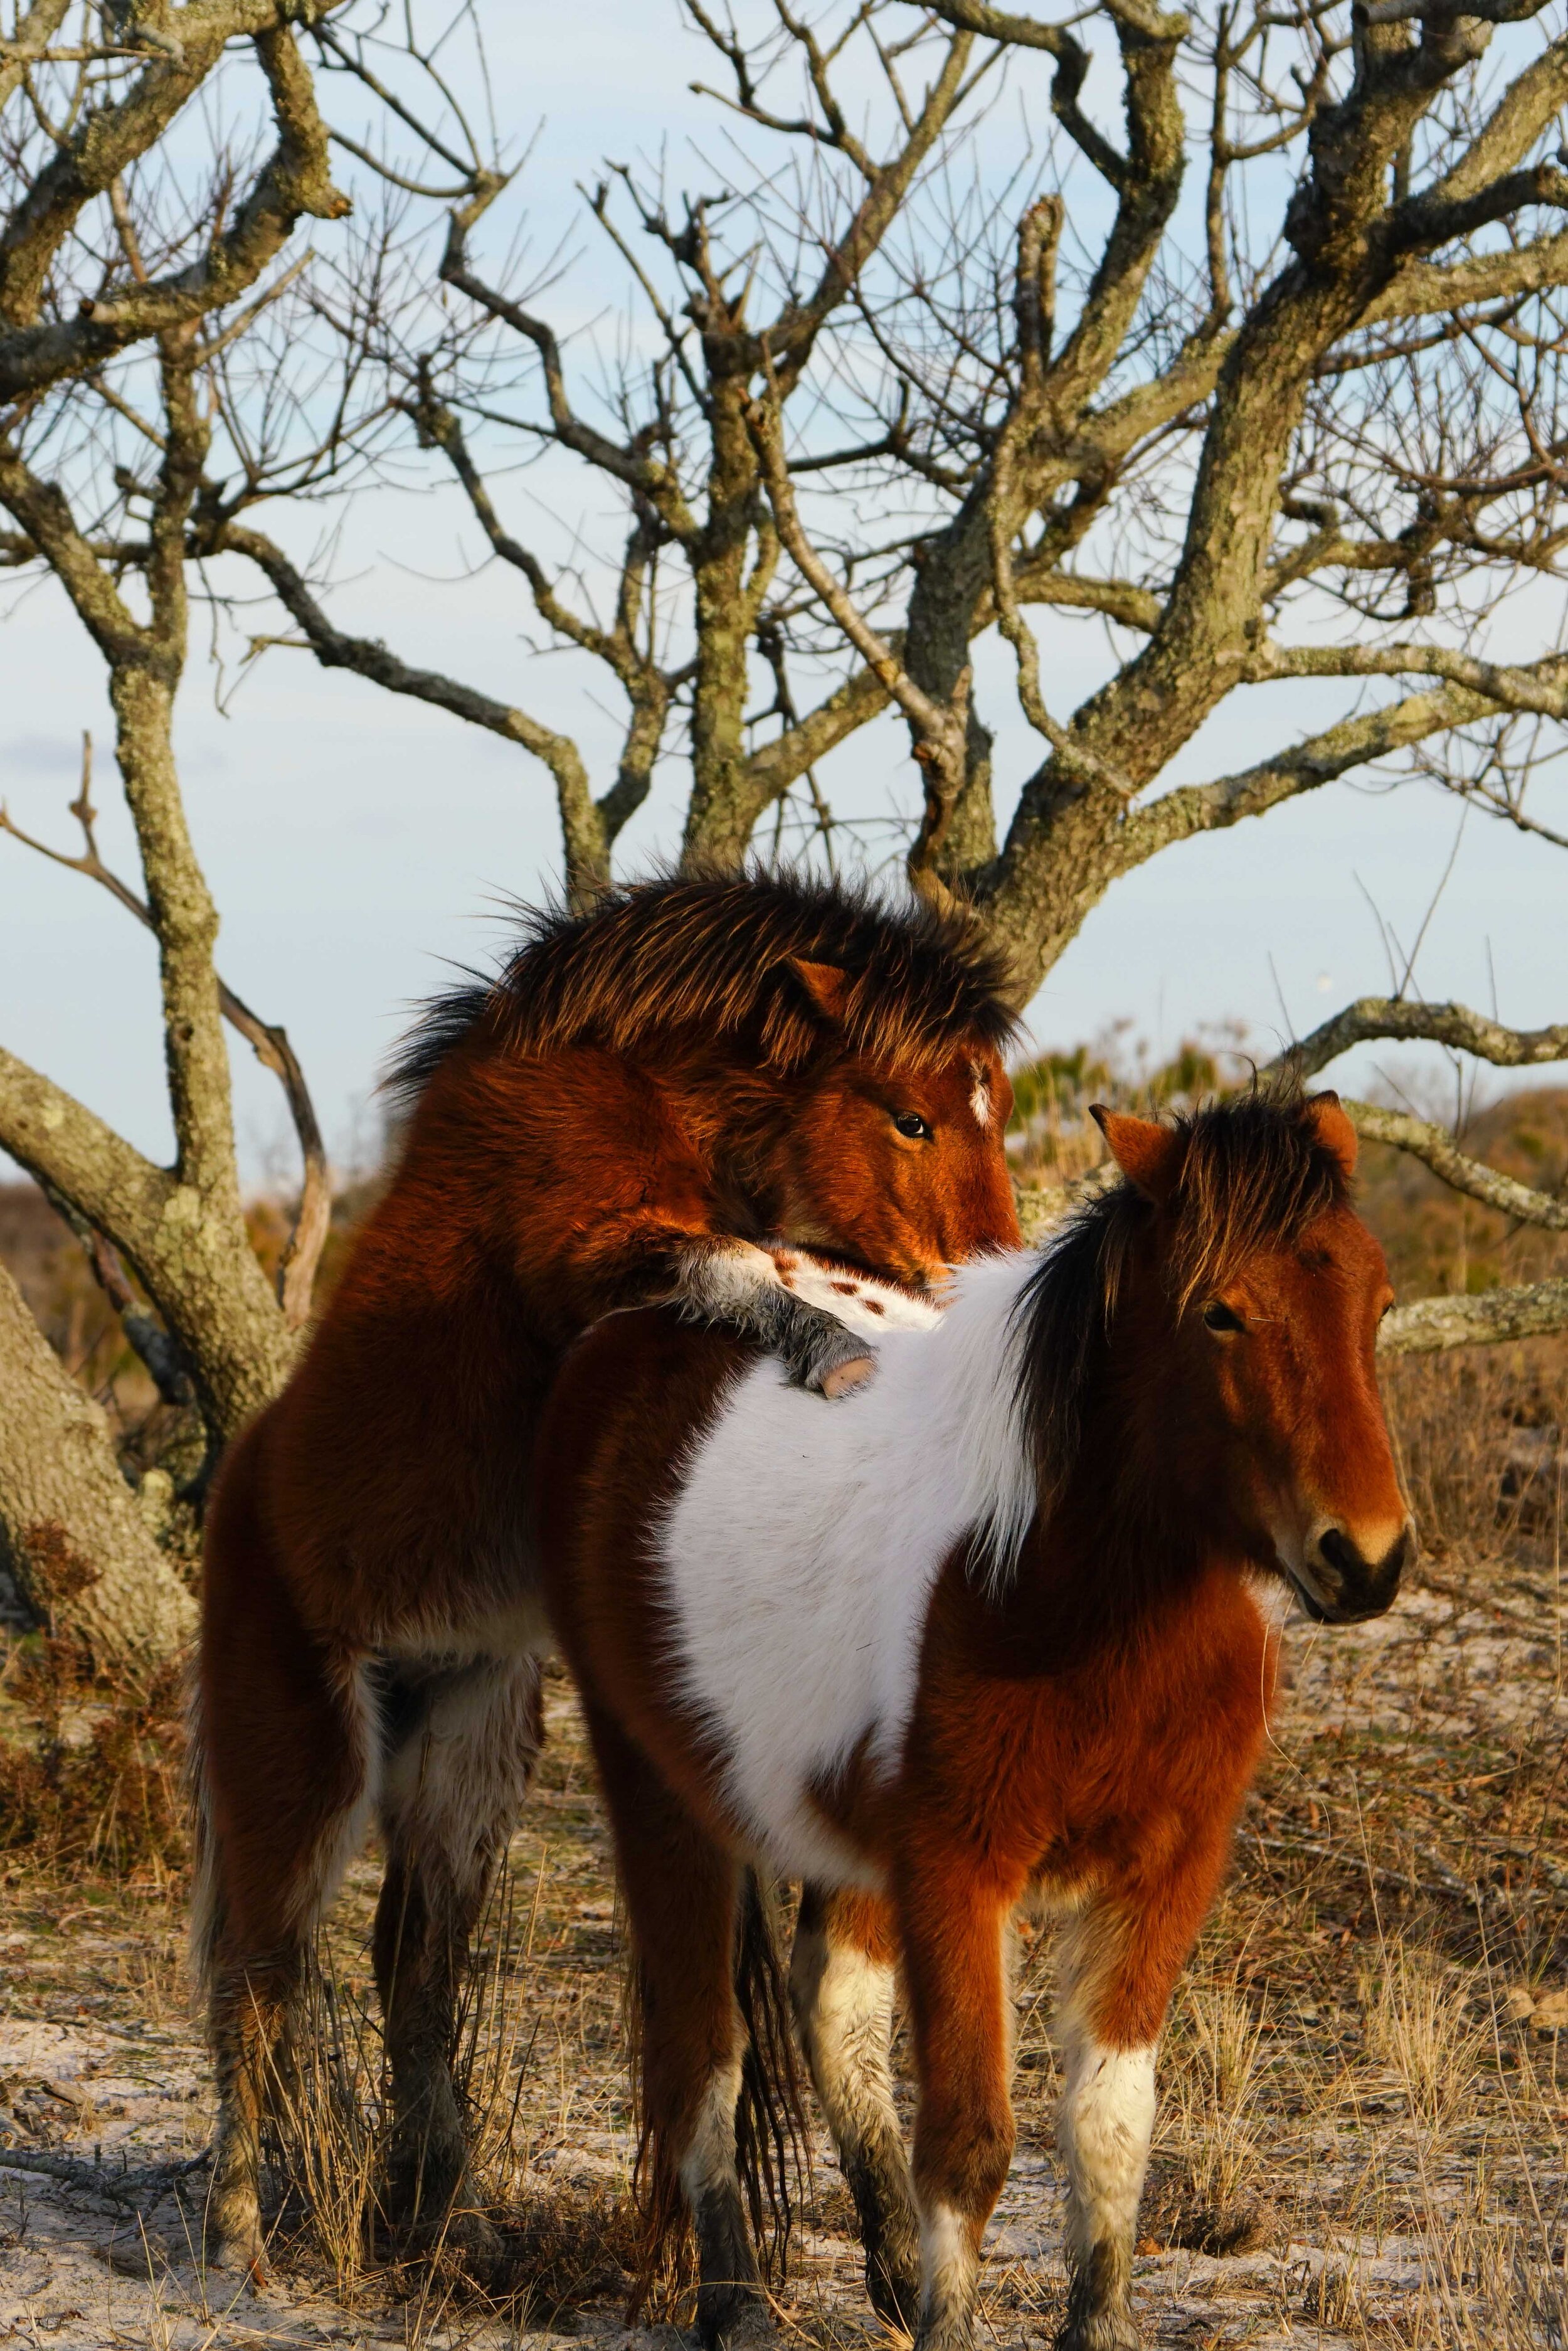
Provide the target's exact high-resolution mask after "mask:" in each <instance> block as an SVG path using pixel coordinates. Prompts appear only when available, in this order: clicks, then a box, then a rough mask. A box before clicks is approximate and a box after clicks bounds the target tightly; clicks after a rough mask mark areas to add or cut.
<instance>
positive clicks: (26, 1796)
mask: <svg viewBox="0 0 1568 2351" xmlns="http://www.w3.org/2000/svg"><path fill="white" fill-rule="evenodd" d="M183 1680H184V1676H183V1668H182V1667H179V1666H178V1665H171V1666H165V1667H160V1668H159V1669H158V1670H157V1671H156V1672H154V1673H152V1674H150V1675H148V1676H147V1677H143V1678H135V1677H129V1676H128V1677H120V1678H115V1679H111V1678H109V1677H105V1676H102V1675H98V1674H95V1673H94V1671H93V1669H92V1667H91V1663H90V1661H89V1658H88V1657H87V1656H86V1654H85V1653H84V1651H83V1650H82V1648H81V1646H80V1645H79V1643H78V1642H77V1641H75V1640H74V1639H72V1638H71V1637H70V1636H69V1635H65V1634H61V1633H57V1632H54V1631H45V1632H41V1633H35V1634H30V1635H27V1636H26V1637H25V1638H24V1639H22V1640H20V1641H18V1642H17V1643H16V1646H14V1648H13V1650H12V1653H11V1657H10V1660H9V1663H8V1666H7V1667H6V1669H5V1675H4V1687H5V1695H6V1696H7V1697H8V1698H10V1700H11V1702H12V1706H13V1708H14V1710H15V1715H16V1717H18V1718H19V1721H18V1722H17V1723H16V1729H17V1730H25V1732H26V1736H25V1737H18V1736H16V1735H12V1736H9V1737H0V1851H4V1852H7V1853H9V1852H22V1851H25V1852H26V1856H27V1858H28V1860H29V1862H30V1863H31V1864H33V1865H35V1866H37V1867H42V1868H46V1869H69V1870H71V1871H73V1872H78V1873H82V1874H97V1875H100V1876H108V1877H110V1878H112V1879H114V1880H116V1881H120V1882H123V1881H126V1880H130V1879H141V1880H151V1882H152V1884H153V1885H154V1886H157V1887H158V1888H159V1889H160V1890H162V1888H163V1887H165V1886H167V1885H168V1883H169V1882H170V1880H171V1879H172V1878H173V1877H175V1876H178V1875H179V1874H180V1873H181V1871H182V1870H183V1868H184V1866H185V1864H186V1861H187V1859H188V1857H189V1837H188V1832H187V1825H186V1816H185V1802H184V1794H183V1763H184V1753H185V1726H184V1719H183Z"/></svg>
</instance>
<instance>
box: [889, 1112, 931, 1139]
mask: <svg viewBox="0 0 1568 2351" xmlns="http://www.w3.org/2000/svg"><path fill="white" fill-rule="evenodd" d="M893 1123H894V1126H896V1127H897V1129H898V1131H899V1133H900V1134H906V1135H907V1136H908V1137H909V1140H910V1141H911V1143H929V1142H930V1140H931V1129H930V1128H929V1127H928V1126H927V1125H926V1123H925V1120H924V1119H923V1118H922V1117H921V1115H920V1113H919V1112H918V1111H917V1110H901V1111H897V1112H895V1113H894V1121H893Z"/></svg>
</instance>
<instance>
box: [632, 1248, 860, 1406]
mask: <svg viewBox="0 0 1568 2351" xmlns="http://www.w3.org/2000/svg"><path fill="white" fill-rule="evenodd" d="M676 1295H677V1296H678V1297H679V1299H680V1300H681V1301H682V1302H683V1303H684V1304H685V1306H686V1307H687V1309H688V1310H689V1311H690V1312H691V1313H692V1314H693V1315H695V1316H696V1317H698V1318H699V1319H701V1320H702V1321H705V1322H706V1321H717V1322H729V1323H732V1324H733V1325H734V1326H735V1328H736V1329H737V1330H738V1331H741V1332H744V1333H745V1335H746V1336H747V1338H748V1339H753V1340H755V1341H756V1342H757V1343H758V1346H760V1347H762V1348H765V1349H766V1350H767V1352H768V1353H769V1354H774V1355H779V1356H781V1357H782V1358H783V1361H784V1364H785V1366H786V1368H787V1370H788V1371H789V1377H790V1379H791V1380H792V1381H793V1383H794V1384H795V1385H796V1386H797V1387H801V1388H816V1389H817V1390H818V1391H819V1392H820V1393H821V1395H827V1396H836V1395H841V1394H842V1393H843V1392H844V1390H845V1389H847V1388H852V1387H856V1386H858V1385H859V1384H860V1383H861V1381H862V1380H863V1379H866V1378H868V1377H869V1376H870V1374H872V1372H873V1370H874V1369H875V1358H874V1356H873V1353H872V1350H871V1348H870V1346H869V1345H868V1344H867V1343H866V1341H865V1339H864V1337H863V1336H862V1334H861V1333H860V1332H855V1331H852V1330H850V1329H849V1328H848V1327H847V1326H846V1325H845V1324H844V1323H842V1322H840V1321H839V1318H838V1316H837V1315H836V1314H830V1313H829V1312H828V1311H827V1310H826V1308H825V1307H821V1306H815V1305H812V1304H811V1303H810V1301H809V1300H807V1299H804V1298H796V1297H794V1296H793V1295H792V1294H791V1292H790V1290H789V1285H788V1282H787V1280H786V1279H785V1277H784V1275H783V1274H781V1273H780V1272H779V1262H778V1260H777V1259H776V1257H775V1254H774V1252H773V1251H771V1250H768V1249H758V1247H757V1246H756V1245H755V1243H753V1242H751V1241H741V1240H732V1239H728V1238H722V1237H720V1238H714V1239H710V1240H702V1241H693V1242H691V1243H689V1244H688V1245H687V1246H686V1247H685V1249H681V1250H680V1251H678V1253H677V1257H676Z"/></svg>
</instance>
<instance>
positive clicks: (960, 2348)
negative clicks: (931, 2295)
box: [915, 2311, 975, 2351]
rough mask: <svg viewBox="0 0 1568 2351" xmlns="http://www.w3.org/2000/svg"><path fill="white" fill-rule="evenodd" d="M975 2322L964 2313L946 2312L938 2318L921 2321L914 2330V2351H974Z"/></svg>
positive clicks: (969, 2315)
mask: <svg viewBox="0 0 1568 2351" xmlns="http://www.w3.org/2000/svg"><path fill="white" fill-rule="evenodd" d="M974 2341H975V2322H974V2318H973V2316H972V2315H971V2314H969V2313H968V2312H967V2311H966V2312H965V2313H964V2314H963V2315H962V2316H960V2315H959V2314H957V2313H956V2312H953V2311H948V2312H946V2313H945V2314H943V2315H942V2316H941V2317H940V2318H928V2319H923V2320H922V2322H921V2324H920V2325H919V2326H918V2327H917V2329H916V2330H915V2351H974Z"/></svg>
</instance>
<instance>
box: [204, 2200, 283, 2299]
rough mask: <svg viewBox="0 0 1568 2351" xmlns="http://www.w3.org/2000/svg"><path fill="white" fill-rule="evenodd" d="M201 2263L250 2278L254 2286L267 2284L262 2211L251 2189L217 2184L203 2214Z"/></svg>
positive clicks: (229, 2274) (226, 2274)
mask: <svg viewBox="0 0 1568 2351" xmlns="http://www.w3.org/2000/svg"><path fill="white" fill-rule="evenodd" d="M202 2262H203V2265H204V2267H205V2268H207V2269H209V2270H221V2271H223V2273H225V2276H239V2277H248V2278H249V2281H250V2283H251V2284H252V2285H253V2286H264V2285H265V2284H266V2283H267V2248H266V2244H265V2241H264V2240H263V2238H262V2233H261V2212H260V2210H259V2208H258V2207H257V2204H256V2198H255V2196H254V2195H253V2194H251V2193H250V2192H249V2191H248V2190H246V2189H237V2190H236V2189H231V2190H230V2191H229V2192H227V2193H225V2190H224V2189H223V2187H222V2186H221V2185H219V2186H216V2187H214V2190H213V2192H212V2194H211V2195H210V2196H209V2197H208V2199H207V2205H206V2210H205V2211H204V2213H203V2215H202Z"/></svg>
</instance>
